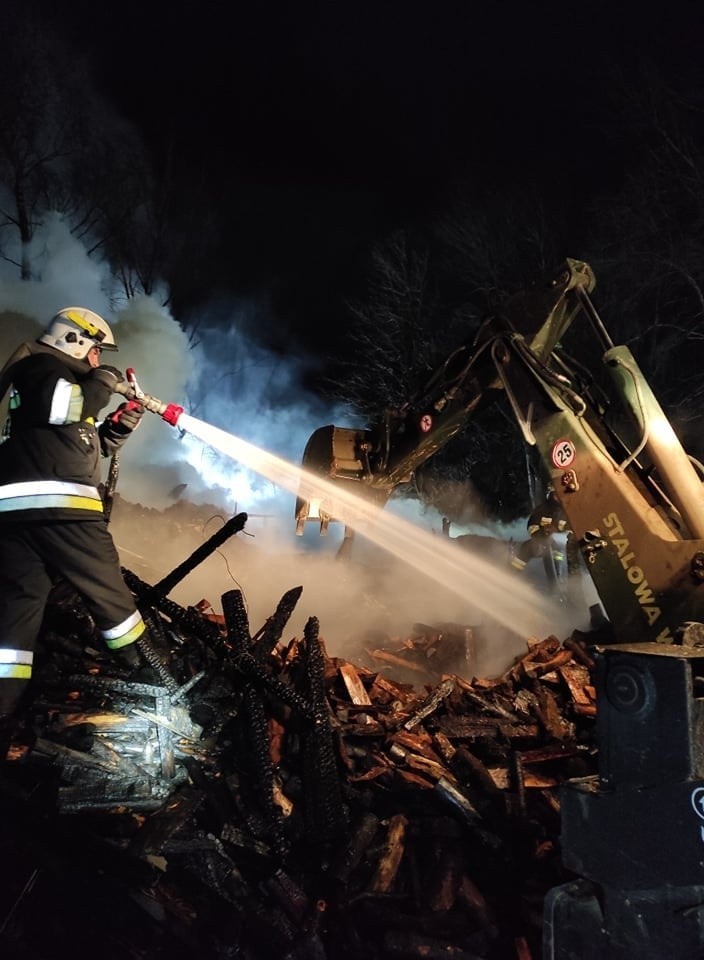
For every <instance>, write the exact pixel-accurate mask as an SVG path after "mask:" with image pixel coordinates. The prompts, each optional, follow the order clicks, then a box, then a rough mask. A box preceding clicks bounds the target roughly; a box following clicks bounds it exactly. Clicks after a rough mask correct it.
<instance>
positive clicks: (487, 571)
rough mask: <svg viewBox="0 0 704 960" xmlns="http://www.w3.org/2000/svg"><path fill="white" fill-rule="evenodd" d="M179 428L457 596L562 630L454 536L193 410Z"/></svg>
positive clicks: (544, 607) (527, 625)
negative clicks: (314, 505) (435, 532)
mask: <svg viewBox="0 0 704 960" xmlns="http://www.w3.org/2000/svg"><path fill="white" fill-rule="evenodd" d="M178 427H179V429H182V430H184V431H185V432H186V433H189V434H191V435H192V436H193V437H196V438H197V439H198V440H200V441H202V442H203V443H205V444H207V445H208V446H210V447H212V448H214V449H216V450H218V451H220V452H221V453H223V454H225V455H227V456H229V457H232V458H233V459H235V460H237V461H238V462H240V463H241V464H243V465H244V466H246V467H248V468H249V469H251V470H254V471H255V472H257V473H259V474H261V475H263V476H265V477H267V478H268V479H269V480H270V481H272V482H273V483H275V484H276V485H277V486H279V487H281V488H283V489H285V490H288V491H289V492H290V493H293V494H295V495H298V496H301V497H303V498H304V499H306V500H309V501H318V502H319V504H320V507H321V508H322V509H323V510H324V511H325V512H326V513H328V514H329V515H331V516H333V517H335V518H337V519H339V520H341V521H343V522H344V523H346V524H347V525H348V526H349V527H351V528H352V529H353V530H355V531H356V532H357V533H359V534H361V535H362V536H363V537H365V538H366V539H368V540H370V541H371V542H373V543H375V544H376V545H377V546H379V547H381V548H383V549H384V550H386V551H388V552H389V553H391V554H393V555H394V556H396V557H397V558H399V559H400V560H402V561H403V562H405V563H407V564H409V565H410V566H412V567H414V568H415V569H416V570H418V571H420V572H421V573H422V574H423V575H424V576H426V577H428V578H430V579H432V580H434V581H436V582H437V583H438V584H440V585H442V586H443V587H445V588H446V589H448V590H450V591H451V592H453V593H455V594H456V595H458V596H460V597H462V598H463V599H467V598H470V599H471V601H472V603H473V604H474V605H475V606H476V607H477V608H478V609H480V610H482V611H483V612H485V613H486V614H488V615H489V616H490V618H491V619H492V620H493V621H495V622H497V623H500V624H501V625H502V626H505V627H507V628H508V629H510V630H512V631H516V632H518V633H522V634H523V635H524V636H525V635H531V636H538V637H542V636H545V635H546V633H550V632H553V631H554V626H555V617H556V611H555V606H554V604H553V602H552V601H551V600H550V599H549V598H548V597H545V596H543V595H542V594H540V593H539V592H537V591H536V590H535V589H534V588H532V587H531V586H530V584H527V583H524V582H522V581H521V580H520V578H518V577H517V576H516V575H515V574H514V573H512V572H510V571H502V570H499V569H497V568H496V567H494V566H493V565H492V564H490V563H488V562H486V561H484V560H482V559H481V558H479V557H477V556H475V555H472V554H469V553H465V552H464V551H462V550H460V549H459V548H458V547H457V546H456V545H455V544H452V543H451V542H450V541H449V540H448V539H447V538H444V537H437V536H435V535H433V534H432V533H428V532H427V531H425V530H422V529H420V528H419V527H416V526H414V525H413V524H412V523H409V522H408V521H407V520H404V519H403V518H401V517H399V516H395V515H393V514H391V513H389V512H386V511H383V510H380V509H379V508H378V507H377V506H375V505H373V504H371V503H369V502H368V501H367V500H365V499H363V498H362V497H358V496H356V495H355V494H354V493H352V492H351V491H349V490H346V489H342V488H341V486H340V485H335V484H332V483H330V482H329V481H328V480H325V479H324V478H323V477H320V476H318V475H316V474H314V473H311V472H310V471H309V470H305V469H303V468H302V467H299V466H296V465H294V464H291V463H289V462H288V461H286V460H284V459H282V458H281V457H278V456H276V455H274V454H272V453H268V452H267V451H265V450H262V449H261V448H260V447H257V446H255V445H254V444H252V443H249V442H248V441H246V440H243V439H242V438H241V437H237V436H235V435H234V434H230V433H227V432H225V431H224V430H221V429H219V428H218V427H214V426H212V425H210V424H207V423H204V422H203V421H202V420H198V419H197V418H195V417H192V416H190V415H189V414H186V413H183V414H181V416H180V417H179V420H178ZM291 522H292V523H293V522H294V521H293V511H292V516H291Z"/></svg>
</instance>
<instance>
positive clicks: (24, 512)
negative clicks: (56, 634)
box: [0, 307, 146, 757]
mask: <svg viewBox="0 0 704 960" xmlns="http://www.w3.org/2000/svg"><path fill="white" fill-rule="evenodd" d="M103 350H111V351H112V350H117V346H116V344H115V339H114V337H113V334H112V331H111V329H110V327H109V326H108V324H107V323H106V322H105V320H103V318H102V317H100V316H98V314H96V313H93V311H91V310H88V309H86V308H84V307H66V308H64V309H62V310H60V311H59V312H58V313H57V314H56V315H55V316H54V318H53V319H52V321H51V323H50V324H49V326H48V328H47V330H46V332H45V333H44V334H42V336H40V337H39V339H38V340H37V341H35V342H31V343H30V342H26V343H23V344H21V345H20V346H19V347H18V348H17V350H16V351H15V352H14V354H13V355H12V356H11V357H10V359H9V360H8V361H7V363H6V364H5V367H4V368H3V370H2V373H1V374H0V399H3V398H4V397H5V395H6V394H7V395H8V396H9V417H8V420H7V423H6V427H5V430H4V432H3V433H4V436H3V441H2V443H0V757H2V756H4V753H5V750H6V749H7V743H8V742H9V739H10V734H11V727H12V725H13V717H14V716H15V715H16V714H17V712H18V708H19V706H20V704H21V703H22V701H23V699H24V696H25V693H26V691H27V689H28V686H29V681H30V679H31V676H32V663H33V659H34V648H35V644H36V641H37V637H38V635H39V632H40V629H41V626H42V621H43V617H44V610H45V607H46V603H47V600H48V598H49V594H50V592H51V589H52V587H53V586H54V584H55V583H56V582H57V581H58V580H60V579H63V580H64V581H66V582H68V583H69V584H70V585H71V586H72V587H73V588H74V589H75V590H76V591H77V592H78V593H79V594H80V595H81V596H82V598H83V599H84V601H85V605H86V608H87V609H88V611H89V612H90V614H91V617H92V618H93V621H94V623H95V626H96V628H97V630H98V631H99V633H100V635H101V636H102V638H103V640H104V641H105V643H106V645H107V646H108V648H110V649H111V650H113V651H119V655H120V656H121V658H126V659H127V660H128V662H132V663H133V664H134V665H137V664H138V663H139V662H140V657H139V652H138V648H137V647H136V646H135V644H136V642H137V641H139V640H140V638H141V637H142V635H143V634H144V632H145V629H146V628H145V624H144V621H143V620H142V617H141V615H140V613H139V611H138V610H137V607H136V604H135V601H134V597H133V595H132V593H131V592H130V590H129V588H128V587H127V585H126V584H125V582H124V579H123V577H122V571H121V568H120V561H119V556H118V553H117V550H116V548H115V544H114V542H113V539H112V536H111V534H110V532H109V530H108V527H107V523H106V521H105V516H104V512H103V502H102V500H101V495H100V492H99V484H100V480H101V476H100V473H101V471H100V460H101V457H107V456H111V455H113V454H114V453H115V452H116V451H117V450H118V449H119V448H120V447H121V446H122V444H123V443H124V442H125V440H126V439H127V438H128V437H129V436H130V434H131V433H132V432H133V430H134V429H135V428H136V427H137V426H138V425H139V423H140V420H141V417H142V414H143V409H142V408H141V407H140V406H139V405H138V404H134V403H122V404H121V405H120V406H119V407H118V408H117V410H116V411H115V412H114V413H113V414H111V415H110V416H107V417H105V419H103V420H102V421H100V419H99V412H100V410H102V408H103V407H105V406H106V405H107V404H108V403H109V401H110V397H111V395H112V393H113V390H114V388H115V387H116V385H117V384H118V383H120V382H121V381H122V380H123V377H122V374H121V373H120V371H119V370H117V369H115V368H114V367H110V366H100V355H101V352H102V351H103Z"/></svg>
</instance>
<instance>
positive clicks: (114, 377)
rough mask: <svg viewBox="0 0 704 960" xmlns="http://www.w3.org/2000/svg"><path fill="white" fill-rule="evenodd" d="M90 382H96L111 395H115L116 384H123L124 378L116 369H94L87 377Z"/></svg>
mask: <svg viewBox="0 0 704 960" xmlns="http://www.w3.org/2000/svg"><path fill="white" fill-rule="evenodd" d="M88 376H89V377H90V379H91V380H97V381H98V383H101V384H102V385H103V386H104V387H107V388H108V390H109V391H110V392H111V393H116V392H117V390H116V388H117V385H118V383H124V381H125V378H124V376H123V375H122V373H121V372H120V371H119V370H118V369H117V367H110V366H107V365H106V366H104V367H94V368H93V369H92V370H91V371H90V373H89V375H88Z"/></svg>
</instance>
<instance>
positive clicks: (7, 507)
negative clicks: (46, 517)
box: [0, 480, 103, 513]
mask: <svg viewBox="0 0 704 960" xmlns="http://www.w3.org/2000/svg"><path fill="white" fill-rule="evenodd" d="M46 507H73V508H74V509H76V510H95V511H100V512H102V510H103V501H102V500H101V499H100V494H99V493H98V489H97V487H92V486H90V485H88V484H85V483H64V482H63V481H61V480H28V481H25V482H23V483H8V484H6V485H5V486H4V487H0V512H3V513H10V512H12V511H14V510H41V509H43V508H46Z"/></svg>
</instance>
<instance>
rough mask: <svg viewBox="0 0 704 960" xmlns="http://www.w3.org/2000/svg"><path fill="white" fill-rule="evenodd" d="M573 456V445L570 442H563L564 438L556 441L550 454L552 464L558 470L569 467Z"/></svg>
mask: <svg viewBox="0 0 704 960" xmlns="http://www.w3.org/2000/svg"><path fill="white" fill-rule="evenodd" d="M574 455H575V449H574V444H573V443H572V441H571V440H565V439H564V438H563V439H562V440H556V441H555V443H554V444H553V447H552V451H551V452H550V456H551V458H552V462H553V464H554V465H555V466H556V467H557V468H558V470H565V469H566V468H567V467H569V466H570V465H571V464H572V462H573V460H574Z"/></svg>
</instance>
